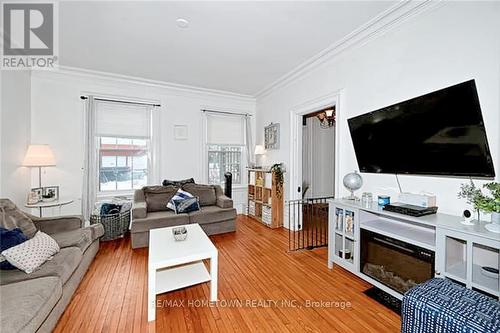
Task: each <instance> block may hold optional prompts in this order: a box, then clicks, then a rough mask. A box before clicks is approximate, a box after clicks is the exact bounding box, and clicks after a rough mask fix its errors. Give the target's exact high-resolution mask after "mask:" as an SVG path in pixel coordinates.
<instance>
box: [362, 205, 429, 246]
mask: <svg viewBox="0 0 500 333" xmlns="http://www.w3.org/2000/svg"><path fill="white" fill-rule="evenodd" d="M364 219H368V220H364ZM360 227H361V229H366V230H370V231H373V232H376V233H379V234H382V235H384V236H388V237H393V238H396V239H399V240H401V241H403V242H407V243H411V244H415V245H417V246H420V247H423V248H425V249H429V250H432V251H434V250H435V249H436V231H435V229H432V228H425V227H419V226H415V225H412V224H409V223H401V222H398V221H394V220H390V219H386V218H383V217H377V216H376V215H374V214H371V213H365V212H361V213H360Z"/></svg>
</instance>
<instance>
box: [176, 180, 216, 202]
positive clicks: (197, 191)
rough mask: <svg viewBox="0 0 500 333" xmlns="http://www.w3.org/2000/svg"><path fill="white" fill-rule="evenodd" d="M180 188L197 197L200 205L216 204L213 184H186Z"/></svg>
mask: <svg viewBox="0 0 500 333" xmlns="http://www.w3.org/2000/svg"><path fill="white" fill-rule="evenodd" d="M182 189H183V190H185V191H188V192H189V193H191V194H192V195H194V196H195V197H198V198H199V199H200V205H201V206H212V205H216V204H217V196H216V195H215V186H214V185H201V184H186V185H184V186H183V187H182Z"/></svg>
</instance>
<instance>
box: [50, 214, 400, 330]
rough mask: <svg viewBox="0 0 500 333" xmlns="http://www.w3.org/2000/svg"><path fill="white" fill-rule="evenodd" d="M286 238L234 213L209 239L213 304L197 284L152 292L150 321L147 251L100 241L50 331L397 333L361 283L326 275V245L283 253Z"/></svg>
mask: <svg viewBox="0 0 500 333" xmlns="http://www.w3.org/2000/svg"><path fill="white" fill-rule="evenodd" d="M287 236H288V232H287V231H286V230H284V229H275V230H271V229H268V228H266V227H265V226H263V225H261V224H259V223H258V222H256V221H254V220H252V219H249V218H247V217H245V216H239V217H238V221H237V231H236V232H235V233H229V234H225V235H217V236H212V237H211V239H212V240H213V242H214V244H215V245H216V246H217V248H218V250H219V294H218V296H219V303H218V304H217V306H209V305H207V304H206V303H205V304H203V305H204V306H199V307H197V306H196V305H199V304H197V303H196V302H203V301H205V300H207V299H208V295H209V285H208V283H204V284H201V285H197V286H194V287H190V288H185V289H181V290H178V291H174V292H170V293H166V294H162V295H159V296H158V297H157V302H158V301H160V303H161V304H164V305H165V307H162V308H157V315H156V318H157V320H156V321H155V322H151V323H148V322H147V307H146V300H147V257H148V249H147V248H144V249H139V250H132V249H131V246H130V239H129V238H128V237H127V238H124V239H121V240H117V241H111V242H103V243H101V244H102V245H101V249H100V251H99V253H98V255H97V257H96V259H95V261H94V262H93V264H92V265H91V267H90V269H89V271H88V272H87V275H86V276H85V278H84V279H83V281H82V283H81V284H80V286H79V288H78V290H77V292H76V293H75V295H74V297H73V300H72V301H71V303H70V305H69V306H68V308H67V309H66V311H65V312H64V314H63V316H62V317H61V319H60V320H59V323H58V325H57V327H56V329H55V332H304V331H306V332H399V329H400V319H399V316H398V315H396V314H394V313H393V312H392V311H390V310H388V309H387V308H385V307H384V306H382V305H380V304H379V303H377V302H375V301H374V300H372V299H371V298H369V297H367V296H365V295H364V294H363V293H362V292H363V291H364V290H365V289H367V288H369V287H370V285H369V284H368V283H366V282H364V281H363V280H361V279H359V278H357V277H355V276H354V275H352V274H350V273H349V272H347V271H345V270H343V269H341V268H339V267H335V268H334V269H333V270H329V269H328V268H327V263H326V260H327V251H326V248H321V249H315V250H312V251H307V250H305V251H299V252H293V253H288V252H287V247H288V243H287V242H288V240H287ZM271 301H275V302H276V304H275V303H273V302H271ZM309 301H325V302H329V301H330V302H340V304H335V303H331V304H323V306H321V304H309V303H308V302H309ZM169 302H170V303H169ZM188 302H189V303H188ZM252 302H253V303H252ZM342 302H349V303H350V306H347V305H349V303H342ZM341 304H345V305H346V307H344V308H342V307H341V306H340V305H341ZM169 305H170V306H169ZM308 305H309V306H308Z"/></svg>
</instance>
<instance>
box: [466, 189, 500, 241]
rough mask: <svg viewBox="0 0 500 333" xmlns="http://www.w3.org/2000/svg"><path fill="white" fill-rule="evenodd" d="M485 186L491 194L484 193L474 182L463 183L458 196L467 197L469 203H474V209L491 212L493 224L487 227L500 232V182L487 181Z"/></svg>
mask: <svg viewBox="0 0 500 333" xmlns="http://www.w3.org/2000/svg"><path fill="white" fill-rule="evenodd" d="M483 188H484V189H486V190H488V192H489V194H484V193H483V191H481V189H480V188H477V187H476V186H475V185H474V184H473V183H472V182H471V183H470V184H462V186H461V188H460V192H459V193H458V197H459V198H465V199H467V203H469V204H472V205H473V206H474V209H477V210H480V211H482V212H485V213H491V222H492V224H488V225H486V229H488V230H489V231H492V232H497V233H500V183H496V182H492V183H487V184H484V185H483Z"/></svg>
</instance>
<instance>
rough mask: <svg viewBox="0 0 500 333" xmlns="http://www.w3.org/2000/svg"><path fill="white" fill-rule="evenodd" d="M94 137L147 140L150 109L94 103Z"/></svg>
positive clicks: (120, 104) (124, 104) (145, 106)
mask: <svg viewBox="0 0 500 333" xmlns="http://www.w3.org/2000/svg"><path fill="white" fill-rule="evenodd" d="M95 117H96V131H95V132H96V133H95V135H96V136H104V137H111V138H120V137H126V138H137V139H149V138H150V136H151V107H150V106H148V105H136V104H126V103H119V102H105V101H95Z"/></svg>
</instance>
